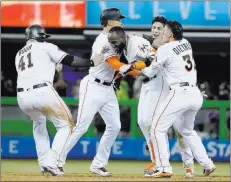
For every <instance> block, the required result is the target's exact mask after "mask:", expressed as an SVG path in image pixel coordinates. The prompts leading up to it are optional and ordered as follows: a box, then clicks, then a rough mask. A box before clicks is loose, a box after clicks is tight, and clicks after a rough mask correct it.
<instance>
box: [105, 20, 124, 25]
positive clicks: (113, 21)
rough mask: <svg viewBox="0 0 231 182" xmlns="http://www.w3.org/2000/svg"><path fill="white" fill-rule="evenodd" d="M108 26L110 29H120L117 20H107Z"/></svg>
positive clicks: (120, 23) (119, 22)
mask: <svg viewBox="0 0 231 182" xmlns="http://www.w3.org/2000/svg"><path fill="white" fill-rule="evenodd" d="M108 25H109V26H111V27H122V22H121V21H117V20H109V21H108Z"/></svg>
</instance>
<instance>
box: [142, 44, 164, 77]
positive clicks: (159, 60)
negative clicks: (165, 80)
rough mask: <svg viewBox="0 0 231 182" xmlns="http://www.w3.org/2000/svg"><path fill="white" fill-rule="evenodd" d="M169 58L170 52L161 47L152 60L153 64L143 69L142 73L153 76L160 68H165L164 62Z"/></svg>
mask: <svg viewBox="0 0 231 182" xmlns="http://www.w3.org/2000/svg"><path fill="white" fill-rule="evenodd" d="M167 60H168V54H167V52H166V51H165V48H164V47H160V48H159V49H158V51H157V53H156V56H155V59H154V60H153V61H152V63H151V65H150V66H149V67H147V68H144V69H143V70H142V73H143V74H144V75H146V76H147V77H153V76H154V75H156V74H157V73H158V72H159V71H160V70H162V69H163V65H164V63H165V62H166V61H167Z"/></svg>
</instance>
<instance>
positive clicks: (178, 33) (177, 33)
mask: <svg viewBox="0 0 231 182" xmlns="http://www.w3.org/2000/svg"><path fill="white" fill-rule="evenodd" d="M166 25H167V26H168V27H169V28H170V30H171V31H172V33H173V37H174V39H175V40H181V39H182V38H183V33H184V30H183V27H182V25H181V24H180V23H179V22H177V21H168V22H167V24H166Z"/></svg>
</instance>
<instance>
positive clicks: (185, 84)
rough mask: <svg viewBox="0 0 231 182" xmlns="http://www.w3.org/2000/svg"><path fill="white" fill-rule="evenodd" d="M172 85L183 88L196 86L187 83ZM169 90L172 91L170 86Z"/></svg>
mask: <svg viewBox="0 0 231 182" xmlns="http://www.w3.org/2000/svg"><path fill="white" fill-rule="evenodd" d="M174 85H177V86H180V87H185V86H190V87H195V86H196V85H190V84H189V82H180V83H177V84H174ZM170 90H172V88H171V86H170Z"/></svg>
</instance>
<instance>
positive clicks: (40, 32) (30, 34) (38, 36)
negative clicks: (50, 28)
mask: <svg viewBox="0 0 231 182" xmlns="http://www.w3.org/2000/svg"><path fill="white" fill-rule="evenodd" d="M49 37H50V35H49V34H47V33H46V30H45V28H44V27H43V26H41V25H31V26H29V27H27V28H26V30H25V38H26V40H29V39H35V40H37V41H39V42H43V41H45V40H46V39H47V38H49Z"/></svg>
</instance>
